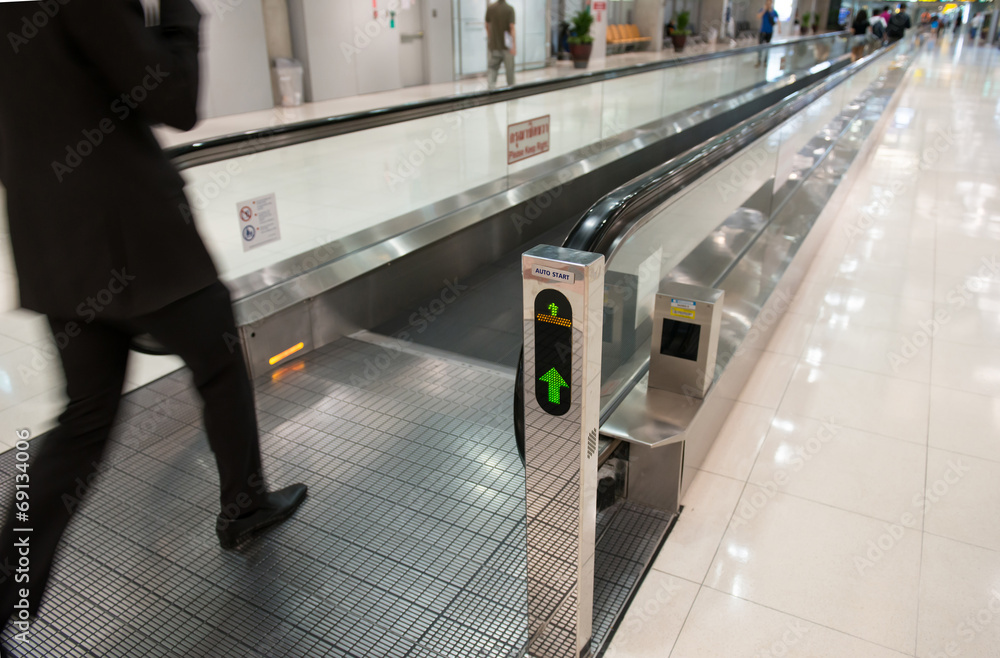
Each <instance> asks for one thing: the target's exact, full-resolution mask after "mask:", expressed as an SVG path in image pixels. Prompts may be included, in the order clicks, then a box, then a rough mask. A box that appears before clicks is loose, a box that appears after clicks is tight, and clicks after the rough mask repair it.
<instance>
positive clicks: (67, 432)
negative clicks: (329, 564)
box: [0, 0, 306, 623]
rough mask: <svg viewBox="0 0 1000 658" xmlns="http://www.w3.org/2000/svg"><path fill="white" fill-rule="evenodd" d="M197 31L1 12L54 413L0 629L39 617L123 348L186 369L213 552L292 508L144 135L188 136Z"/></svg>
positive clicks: (83, 12)
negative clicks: (212, 489) (217, 499)
mask: <svg viewBox="0 0 1000 658" xmlns="http://www.w3.org/2000/svg"><path fill="white" fill-rule="evenodd" d="M200 19H201V17H200V15H199V14H198V12H197V10H196V9H195V8H194V6H193V5H192V4H191V2H190V0H161V2H160V14H159V25H158V26H156V27H152V28H148V27H146V25H145V19H144V15H143V9H142V6H141V5H140V4H139V2H138V0H42V1H41V2H15V3H0V34H2V35H6V36H5V38H4V42H5V43H2V44H0V182H2V183H3V185H4V186H5V187H6V189H7V207H8V218H9V223H10V236H11V242H12V246H13V252H14V261H15V265H16V267H17V273H18V282H19V289H20V298H21V305H22V306H23V307H25V308H28V309H31V310H33V311H37V312H39V313H42V314H45V315H46V316H47V318H48V321H49V325H50V327H51V329H52V333H53V337H54V338H55V341H56V344H57V345H58V347H59V356H60V360H61V362H62V365H63V370H64V371H65V375H66V392H67V395H68V398H69V402H68V404H67V406H66V409H65V410H64V411H63V413H62V414H61V415H60V417H59V425H58V427H57V428H56V429H54V430H53V431H52V432H50V433H49V434H48V435H46V436H45V437H42V438H40V439H39V441H41V442H42V443H41V445H40V446H39V447H38V450H37V454H36V455H35V456H34V457H33V459H32V462H31V464H30V468H29V470H28V471H27V475H28V478H30V488H29V492H30V499H29V501H30V524H31V525H32V526H33V528H34V531H33V533H32V534H31V536H30V539H29V541H30V546H31V548H30V568H29V569H28V571H27V572H26V573H27V576H28V578H27V580H26V581H22V580H20V579H18V582H16V583H15V582H14V580H15V578H13V577H11V573H10V572H11V567H12V566H16V565H17V564H18V555H19V553H18V550H17V549H16V548H15V545H18V544H17V542H18V541H21V540H23V537H20V536H19V535H18V534H17V529H16V528H17V527H18V526H19V525H23V524H16V523H14V519H13V517H14V514H15V508H14V507H13V506H12V507H11V508H9V511H8V513H7V519H8V520H7V523H6V525H5V527H4V528H3V530H2V531H0V579H2V580H3V582H2V584H0V623H2V622H3V621H4V620H8V619H10V618H11V615H12V614H13V613H15V612H16V613H17V614H16V615H15V617H14V618H13V620H12V621H15V622H16V621H18V619H23V618H26V617H29V616H31V615H33V614H35V613H36V612H37V610H38V606H39V603H40V601H41V597H42V593H43V591H44V587H45V583H46V580H47V579H48V576H49V571H50V568H51V566H52V561H53V559H54V556H55V551H56V546H57V544H58V542H59V538H60V537H61V536H62V534H63V531H64V530H65V528H66V525H67V524H68V523H69V521H70V518H71V516H72V514H73V512H74V511H75V509H76V507H77V504H76V503H78V501H79V496H80V495H81V494H82V493H83V491H81V488H82V489H83V490H85V489H86V485H88V484H89V483H90V482H91V481H92V480H93V475H94V473H95V465H97V464H99V463H100V461H101V457H102V455H103V452H104V448H105V444H106V443H107V439H108V436H109V432H110V429H111V425H112V422H113V420H114V417H115V414H116V412H117V409H118V403H119V398H120V395H121V390H122V385H123V382H124V378H125V365H126V361H127V357H128V351H129V344H130V340H131V338H132V337H133V336H134V335H136V334H140V333H148V334H151V335H152V336H153V337H154V338H155V339H157V340H158V341H159V342H160V343H162V344H163V345H164V346H165V347H166V348H168V349H169V350H170V351H172V352H173V353H175V354H178V355H179V356H180V357H181V358H183V359H184V361H185V362H186V363H187V365H188V366H189V368H190V369H191V372H192V374H193V379H194V383H195V386H196V387H197V389H198V392H199V393H200V395H201V397H202V399H203V401H204V421H205V429H206V432H207V434H208V440H209V444H210V445H211V448H212V450H213V452H214V453H215V457H216V461H217V465H218V469H219V479H220V486H221V507H222V513H221V514H220V515H219V518H218V520H217V533H218V536H219V541H220V543H221V545H222V546H223V548H233V547H235V546H236V545H238V544H239V543H241V542H243V541H245V540H247V539H250V538H251V537H253V536H255V535H256V534H258V533H259V532H261V531H262V530H263V529H264V528H266V527H269V526H271V525H274V524H275V523H277V522H280V521H282V520H284V519H286V518H288V517H289V516H290V515H291V514H292V513H293V512H294V510H295V509H296V508H297V507H298V505H299V504H300V503H301V502H302V500H303V499H304V497H305V494H306V487H305V485H301V484H299V485H293V486H290V487H286V488H285V489H282V490H280V491H277V492H268V491H267V489H266V487H265V485H264V480H263V474H262V470H261V457H260V447H259V440H258V434H257V422H256V414H255V411H254V403H253V391H252V388H251V384H250V382H249V380H248V377H247V371H246V367H245V365H244V361H243V357H242V353H241V351H240V348H239V346H238V345H236V346H233V345H232V344H231V343H232V337H233V336H235V335H236V328H235V323H234V320H233V314H232V307H231V301H230V297H229V292H228V290H227V289H226V287H225V286H224V285H223V284H222V283H221V282H220V281H219V279H218V275H217V273H216V270H215V267H214V265H213V264H212V261H211V259H210V257H209V255H208V252H207V251H206V249H205V246H204V245H203V243H202V241H201V239H200V237H199V236H198V233H197V231H196V229H195V227H194V225H193V224H192V223H191V222H190V212H189V206H188V205H187V201H186V199H185V196H184V191H183V186H184V183H183V180H182V179H181V177H180V176H179V175H178V174H177V172H176V171H175V170H174V168H173V167H172V165H171V164H170V162H169V161H168V160H167V158H166V157H165V156H164V154H163V152H162V150H161V149H160V147H159V145H158V143H157V142H156V140H155V138H154V137H153V134H152V132H151V131H150V127H149V126H150V125H151V124H157V123H163V124H167V125H170V126H174V127H176V128H180V129H183V130H187V129H190V128H191V127H193V126H194V124H195V122H196V121H197V115H196V112H197V110H196V106H197V95H198V36H199V35H198V26H199V22H200ZM227 340H228V341H229V343H228V344H227ZM28 478H19V479H18V482H22V480H27V479H28ZM67 501H76V502H74V503H73V504H70V503H68V502H67ZM15 502H16V501H15ZM5 576H6V577H5ZM25 590H26V591H27V596H24V593H25ZM25 604H26V610H27V611H26V612H24V611H22V609H23V608H24V607H25Z"/></svg>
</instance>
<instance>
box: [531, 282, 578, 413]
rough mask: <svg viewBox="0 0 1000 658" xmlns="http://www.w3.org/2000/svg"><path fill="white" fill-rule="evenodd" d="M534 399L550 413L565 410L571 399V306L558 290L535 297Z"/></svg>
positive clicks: (541, 293) (563, 411) (545, 291)
mask: <svg viewBox="0 0 1000 658" xmlns="http://www.w3.org/2000/svg"><path fill="white" fill-rule="evenodd" d="M534 307H535V377H536V380H535V400H536V401H537V402H538V406H539V407H541V408H542V410H543V411H545V412H546V413H550V414H552V415H553V416H562V415H563V414H565V413H566V412H567V411H569V407H570V401H571V399H572V397H573V396H572V390H573V386H572V377H571V376H570V375H571V373H572V371H573V306H572V305H571V304H570V303H569V300H568V299H566V296H565V295H563V294H562V293H561V292H559V291H558V290H553V289H551V288H550V289H547V290H542V291H541V292H539V293H538V295H537V296H536V297H535V304H534Z"/></svg>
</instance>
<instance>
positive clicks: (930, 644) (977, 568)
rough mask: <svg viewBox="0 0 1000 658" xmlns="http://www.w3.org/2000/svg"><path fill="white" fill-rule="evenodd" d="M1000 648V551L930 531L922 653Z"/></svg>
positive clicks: (924, 560) (986, 653)
mask: <svg viewBox="0 0 1000 658" xmlns="http://www.w3.org/2000/svg"><path fill="white" fill-rule="evenodd" d="M998 648H1000V553H997V552H996V551H991V550H986V549H983V548H977V547H975V546H969V545H968V544H963V543H961V542H957V541H953V540H951V539H945V538H943V537H935V536H934V535H927V536H926V537H924V547H923V555H922V557H921V569H920V619H919V631H918V633H917V656H918V657H919V658H936V657H937V656H983V657H984V658H986V657H991V656H996V655H997V654H998Z"/></svg>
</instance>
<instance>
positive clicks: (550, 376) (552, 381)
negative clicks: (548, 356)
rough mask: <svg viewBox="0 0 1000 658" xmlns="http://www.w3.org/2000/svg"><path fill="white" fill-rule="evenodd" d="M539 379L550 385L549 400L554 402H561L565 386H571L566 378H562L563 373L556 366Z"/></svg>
mask: <svg viewBox="0 0 1000 658" xmlns="http://www.w3.org/2000/svg"><path fill="white" fill-rule="evenodd" d="M538 380H539V381H543V382H545V383H546V384H548V385H549V402H551V403H552V404H559V397H560V393H561V391H562V388H563V387H565V388H569V385H568V384H567V383H566V380H565V379H563V378H562V375H560V374H559V372H558V371H557V370H556V369H555V368H550V369H549V371H548V372H547V373H545V374H544V375H542V376H541V377H539V378H538Z"/></svg>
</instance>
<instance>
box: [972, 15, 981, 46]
mask: <svg viewBox="0 0 1000 658" xmlns="http://www.w3.org/2000/svg"><path fill="white" fill-rule="evenodd" d="M982 26H983V14H982V13H981V12H980V13H978V14H976V15H975V16H973V17H972V22H971V24H970V25H969V38H970V39H972V40H973V41H975V40H976V34H977V33H978V32H979V28H981V27H982Z"/></svg>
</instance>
